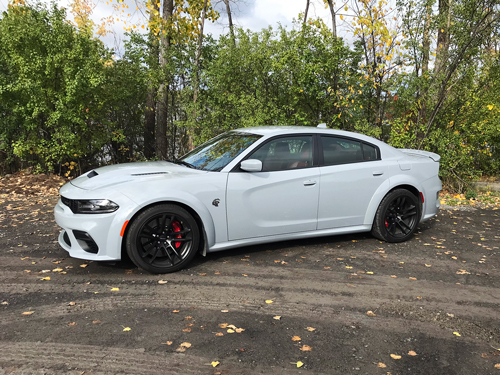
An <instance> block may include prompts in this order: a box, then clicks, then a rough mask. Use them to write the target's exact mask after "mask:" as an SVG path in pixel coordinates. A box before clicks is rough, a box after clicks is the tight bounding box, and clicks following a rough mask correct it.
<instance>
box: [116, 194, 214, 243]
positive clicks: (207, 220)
mask: <svg viewBox="0 0 500 375" xmlns="http://www.w3.org/2000/svg"><path fill="white" fill-rule="evenodd" d="M122 193H123V194H124V195H125V196H127V197H128V198H129V199H131V200H133V201H134V202H135V203H136V204H137V207H135V208H134V210H132V211H130V212H129V213H128V217H127V220H130V219H132V218H133V217H134V216H135V215H136V214H137V213H138V212H139V211H141V210H142V209H144V208H145V207H148V206H151V205H153V204H158V203H167V202H168V203H180V204H182V205H185V206H187V207H189V208H191V209H192V210H193V211H194V212H196V214H197V215H198V216H199V217H200V219H201V221H202V223H203V228H200V234H201V235H203V231H204V232H205V235H206V241H207V243H206V244H207V247H208V248H210V247H212V246H213V245H214V244H215V240H216V236H215V224H214V220H213V217H212V215H211V214H210V212H209V211H208V209H207V207H206V206H205V205H204V204H203V202H201V201H200V200H199V199H198V198H197V197H195V196H194V195H192V194H190V193H188V192H185V191H175V194H174V193H172V194H168V191H167V192H161V194H156V195H153V196H151V195H150V194H147V195H146V194H135V195H133V196H130V195H129V194H128V193H127V192H122ZM149 193H150V192H149ZM122 240H123V239H122Z"/></svg>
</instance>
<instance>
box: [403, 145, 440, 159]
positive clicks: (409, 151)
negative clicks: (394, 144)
mask: <svg viewBox="0 0 500 375" xmlns="http://www.w3.org/2000/svg"><path fill="white" fill-rule="evenodd" d="M398 150H399V151H401V152H404V153H405V154H406V155H408V156H424V157H427V158H430V159H432V160H434V161H437V162H438V161H439V160H441V156H439V155H438V154H435V153H434V152H429V151H423V150H412V149H408V148H398Z"/></svg>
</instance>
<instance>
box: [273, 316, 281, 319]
mask: <svg viewBox="0 0 500 375" xmlns="http://www.w3.org/2000/svg"><path fill="white" fill-rule="evenodd" d="M273 319H274V320H281V315H276V316H273Z"/></svg>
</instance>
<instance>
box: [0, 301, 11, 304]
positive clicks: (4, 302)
mask: <svg viewBox="0 0 500 375" xmlns="http://www.w3.org/2000/svg"><path fill="white" fill-rule="evenodd" d="M8 304H9V303H8V302H7V301H3V302H2V303H1V304H0V305H8Z"/></svg>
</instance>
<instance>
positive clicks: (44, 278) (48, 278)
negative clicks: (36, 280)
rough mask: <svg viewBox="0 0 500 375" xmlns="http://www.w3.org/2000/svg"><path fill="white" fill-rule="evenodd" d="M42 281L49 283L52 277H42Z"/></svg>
mask: <svg viewBox="0 0 500 375" xmlns="http://www.w3.org/2000/svg"><path fill="white" fill-rule="evenodd" d="M40 280H42V281H48V280H50V276H47V277H42V278H41V279H40Z"/></svg>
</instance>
